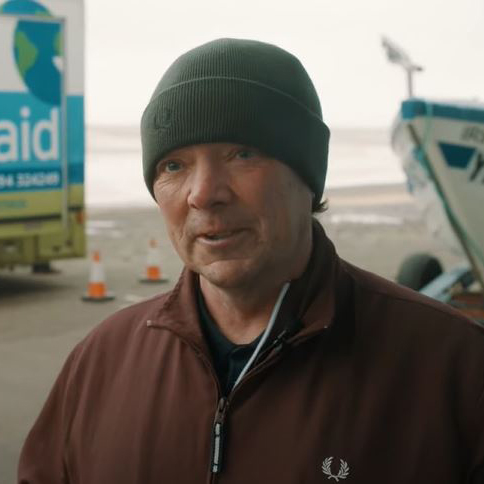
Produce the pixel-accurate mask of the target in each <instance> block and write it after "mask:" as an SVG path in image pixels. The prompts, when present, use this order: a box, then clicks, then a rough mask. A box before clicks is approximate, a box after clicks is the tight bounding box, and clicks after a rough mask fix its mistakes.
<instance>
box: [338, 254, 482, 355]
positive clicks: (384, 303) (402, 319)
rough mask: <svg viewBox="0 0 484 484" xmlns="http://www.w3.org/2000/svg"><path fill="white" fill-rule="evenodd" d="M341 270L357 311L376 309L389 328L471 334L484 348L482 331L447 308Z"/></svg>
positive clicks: (386, 283) (375, 277) (356, 271)
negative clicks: (347, 279) (349, 284)
mask: <svg viewBox="0 0 484 484" xmlns="http://www.w3.org/2000/svg"><path fill="white" fill-rule="evenodd" d="M342 266H343V270H344V271H345V272H346V274H347V275H349V277H350V278H351V280H352V282H353V287H354V288H355V296H356V298H357V299H359V303H360V307H362V308H364V307H365V306H368V307H374V308H376V307H378V314H380V315H382V316H383V315H384V314H387V315H388V316H391V321H388V323H389V324H391V325H392V326H395V325H398V324H405V325H406V326H412V325H418V326H419V327H421V326H422V325H423V326H432V327H434V326H437V327H435V328H432V329H436V330H437V329H438V330H439V331H445V328H448V329H449V330H451V329H456V330H459V328H461V329H460V330H461V331H464V332H470V334H475V335H476V336H477V337H478V338H481V339H482V344H483V345H484V327H482V326H481V325H479V324H478V323H476V322H475V321H473V320H472V319H470V318H468V317H467V316H465V315H464V314H463V313H462V312H460V311H458V310H457V309H455V308H453V307H452V306H450V305H448V304H444V303H442V302H440V301H437V300H435V299H432V298H430V297H428V296H425V295H423V294H421V293H419V292H417V291H414V290H412V289H409V288H407V287H404V286H401V285H399V284H397V283H395V282H392V281H390V280H388V279H385V278H383V277H381V276H378V275H376V274H374V273H371V272H368V271H366V270H364V269H361V268H359V267H356V266H354V265H352V264H350V263H349V262H347V261H342Z"/></svg>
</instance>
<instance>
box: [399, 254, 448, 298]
mask: <svg viewBox="0 0 484 484" xmlns="http://www.w3.org/2000/svg"><path fill="white" fill-rule="evenodd" d="M442 272H443V268H442V264H441V263H440V261H439V260H438V259H437V258H436V257H434V256H432V255H430V254H424V253H422V254H412V255H411V256H409V257H407V258H406V259H405V260H404V261H403V262H402V263H401V264H400V269H399V270H398V274H397V282H398V284H401V285H402V286H406V287H409V288H410V289H414V290H415V291H419V290H420V289H422V288H423V287H425V286H426V285H427V284H428V283H429V282H430V281H432V280H434V279H435V278H436V277H438V276H440V274H442Z"/></svg>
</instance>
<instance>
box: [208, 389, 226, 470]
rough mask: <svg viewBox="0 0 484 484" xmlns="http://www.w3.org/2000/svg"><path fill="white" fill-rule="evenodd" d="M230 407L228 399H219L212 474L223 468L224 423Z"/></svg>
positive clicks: (215, 423)
mask: <svg viewBox="0 0 484 484" xmlns="http://www.w3.org/2000/svg"><path fill="white" fill-rule="evenodd" d="M227 408H228V399H227V398H226V397H222V398H221V399H220V400H219V401H218V406H217V411H216V412H215V418H214V420H213V426H212V452H211V454H212V455H211V460H210V469H211V471H212V474H218V473H219V472H220V471H221V469H222V460H223V443H224V423H225V415H226V413H227Z"/></svg>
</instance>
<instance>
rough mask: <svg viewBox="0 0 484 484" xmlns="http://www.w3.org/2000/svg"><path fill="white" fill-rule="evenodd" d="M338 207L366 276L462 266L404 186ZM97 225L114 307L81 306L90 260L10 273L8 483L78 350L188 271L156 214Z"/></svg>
mask: <svg viewBox="0 0 484 484" xmlns="http://www.w3.org/2000/svg"><path fill="white" fill-rule="evenodd" d="M329 201H330V210H329V211H328V212H327V213H326V214H324V215H323V216H322V221H323V225H324V226H325V227H326V230H327V232H328V234H329V235H330V237H331V238H332V239H333V241H334V242H335V244H336V247H337V250H338V252H339V254H340V255H341V256H342V257H344V258H346V259H348V260H349V261H351V262H353V263H355V264H357V265H359V266H361V267H364V268H366V269H369V270H372V271H374V272H377V273H379V274H381V275H383V276H386V277H388V278H393V277H394V276H395V274H396V272H397V269H398V266H399V264H400V262H401V260H402V259H403V258H404V257H405V256H406V255H408V254H410V253H413V252H418V251H430V252H433V253H434V254H436V255H438V256H439V257H440V258H441V259H442V260H443V261H444V262H445V263H446V264H447V266H451V265H453V264H455V263H456V262H458V260H459V258H458V257H456V256H454V255H452V254H450V253H449V252H448V251H447V250H446V249H445V248H443V247H442V246H441V245H439V244H438V243H437V242H436V241H434V240H432V239H431V238H430V237H429V236H428V235H427V232H426V230H425V227H424V224H423V221H422V220H421V217H420V215H419V214H418V212H417V210H416V206H415V205H414V204H413V202H412V201H411V200H410V199H409V197H408V196H407V195H406V193H405V191H404V189H403V187H387V188H379V189H377V188H372V189H358V190H350V189H347V190H346V189H345V190H338V191H335V192H330V193H329ZM88 220H89V223H88V227H89V237H88V241H89V248H90V249H99V250H100V251H101V254H102V258H103V263H104V266H105V270H106V274H107V282H108V285H109V288H110V289H111V290H113V291H114V292H115V293H116V296H117V297H116V299H115V300H114V301H112V302H107V303H96V304H92V303H85V302H82V301H81V299H80V296H81V294H82V293H83V291H84V290H85V287H86V283H87V277H88V271H89V264H88V262H86V261H85V260H70V261H63V262H57V263H56V264H55V266H56V268H58V269H59V270H60V273H58V274H54V275H35V276H34V275H32V274H30V273H29V271H28V270H26V269H18V270H15V271H14V272H8V271H2V272H0V484H11V483H13V482H15V473H16V465H17V460H18V455H19V452H20V448H21V445H22V442H23V440H24V439H25V436H26V434H27V432H28V429H29V428H30V427H31V425H32V423H33V422H34V419H35V418H36V416H37V415H38V413H39V411H40V408H41V406H42V403H43V402H44V401H45V398H46V396H47V394H48V391H49V389H50V387H51V386H52V384H53V381H54V379H55V376H56V375H57V373H58V371H59V370H60V367H61V365H62V363H63V361H64V360H65V358H66V356H67V354H68V353H69V351H70V350H71V349H72V347H73V346H74V344H75V343H76V342H78V341H79V340H80V339H81V338H82V337H83V336H84V335H86V334H87V333H88V332H89V330H90V329H91V328H92V327H94V326H95V325H96V324H98V323H99V322H100V321H101V320H102V319H104V318H105V317H106V316H107V315H109V314H111V313H112V312H114V311H115V310H117V309H119V308H121V307H123V306H126V305H129V304H132V303H134V302H137V301H139V300H141V299H143V298H145V297H149V296H151V295H153V294H156V293H157V292H159V291H162V290H163V291H164V290H165V289H167V288H170V287H171V285H172V284H173V283H174V282H175V279H176V277H177V275H178V273H179V272H180V269H181V263H180V261H179V260H178V258H177V256H176V254H175V253H174V251H173V250H172V249H171V246H170V243H169V240H168V239H167V236H166V232H165V230H164V227H163V223H162V221H161V217H160V215H159V213H158V211H157V209H156V208H153V209H146V208H143V209H136V208H131V209H125V210H121V209H116V210H108V209H103V210H100V209H98V210H91V211H90V213H89V217H88ZM150 237H155V238H157V239H158V241H159V244H160V254H161V260H162V267H163V270H164V272H165V274H166V276H167V277H168V278H169V279H170V282H169V283H168V284H166V285H164V286H150V285H148V286H147V285H142V284H140V283H139V282H138V276H139V273H140V272H141V271H142V270H143V266H144V262H145V257H146V255H145V254H146V249H147V244H148V241H149V239H150Z"/></svg>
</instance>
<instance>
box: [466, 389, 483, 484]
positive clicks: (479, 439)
mask: <svg viewBox="0 0 484 484" xmlns="http://www.w3.org/2000/svg"><path fill="white" fill-rule="evenodd" d="M475 423H476V425H475V434H476V439H475V453H474V459H473V467H472V469H471V472H470V477H469V479H468V481H467V482H469V484H482V483H484V391H483V392H482V393H481V396H480V398H479V401H478V405H477V414H476V420H475Z"/></svg>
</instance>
